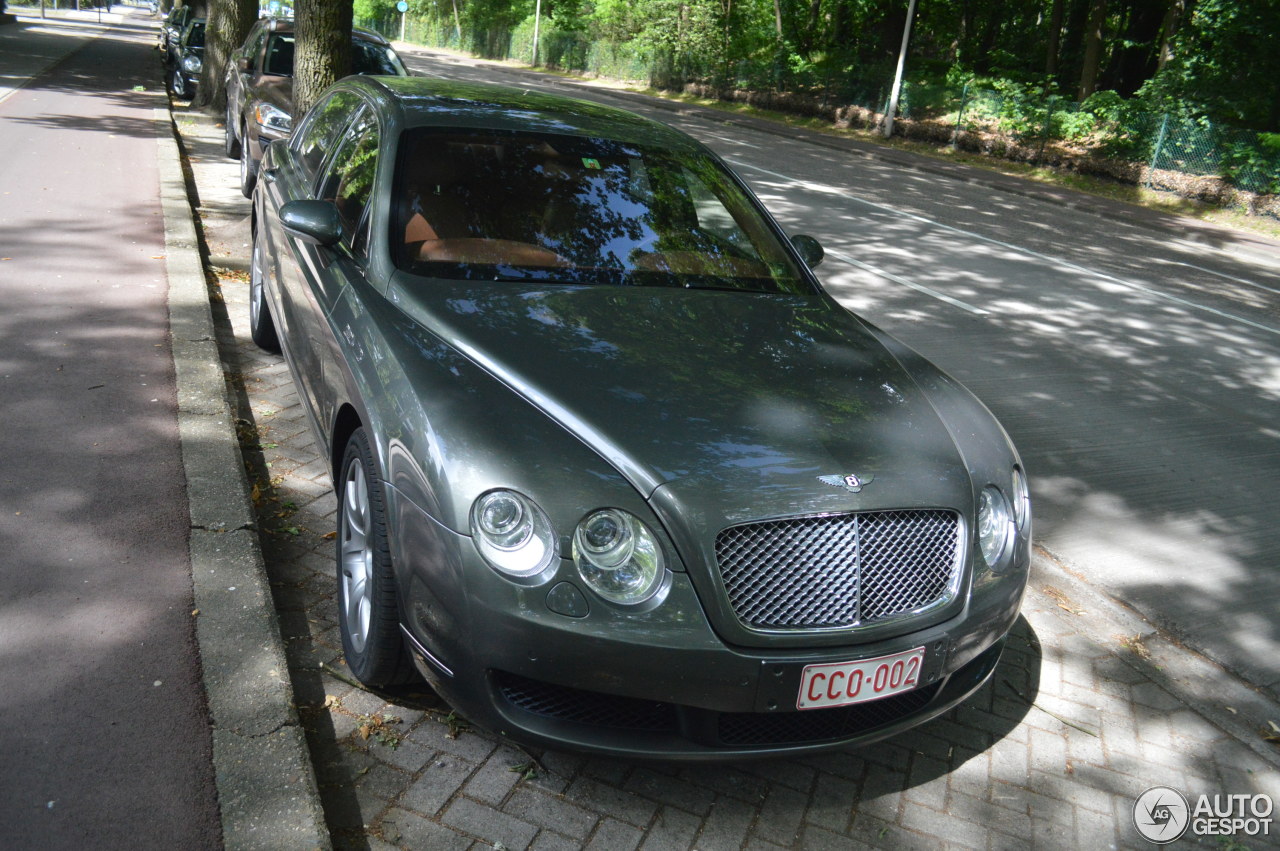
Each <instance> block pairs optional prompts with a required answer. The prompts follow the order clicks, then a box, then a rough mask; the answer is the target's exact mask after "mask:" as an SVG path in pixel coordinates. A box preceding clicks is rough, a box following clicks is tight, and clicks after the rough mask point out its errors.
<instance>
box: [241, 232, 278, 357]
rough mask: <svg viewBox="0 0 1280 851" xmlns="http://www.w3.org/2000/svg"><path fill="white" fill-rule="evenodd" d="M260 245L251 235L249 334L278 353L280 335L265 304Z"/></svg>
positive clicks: (268, 348) (265, 347)
mask: <svg viewBox="0 0 1280 851" xmlns="http://www.w3.org/2000/svg"><path fill="white" fill-rule="evenodd" d="M262 260H263V258H262V246H261V245H260V244H259V239H258V235H257V234H254V236H253V253H252V255H251V257H250V260H249V336H250V337H252V338H253V342H254V344H255V345H257V346H258V348H260V349H265V350H266V351H268V352H274V353H279V351H280V337H279V335H278V334H277V333H276V323H275V321H274V320H273V319H272V318H271V308H270V306H269V305H268V304H267V292H266V276H265V275H264V274H263V270H262Z"/></svg>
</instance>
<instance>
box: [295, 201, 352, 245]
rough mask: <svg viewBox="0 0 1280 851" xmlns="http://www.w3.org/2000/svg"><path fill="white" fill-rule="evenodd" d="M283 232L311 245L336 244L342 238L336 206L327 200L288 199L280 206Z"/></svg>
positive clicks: (340, 220)
mask: <svg viewBox="0 0 1280 851" xmlns="http://www.w3.org/2000/svg"><path fill="white" fill-rule="evenodd" d="M280 224H281V225H283V226H284V230H285V233H287V234H289V235H290V236H295V237H297V238H298V239H300V240H302V241H303V242H308V243H310V244H312V245H322V246H329V245H336V244H337V243H338V240H340V239H342V219H341V218H339V216H338V208H337V207H335V206H334V205H333V204H331V203H329V202H328V201H290V202H289V203H287V204H285V205H284V206H283V207H281V208H280Z"/></svg>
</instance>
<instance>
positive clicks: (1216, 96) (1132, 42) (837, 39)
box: [355, 0, 1280, 192]
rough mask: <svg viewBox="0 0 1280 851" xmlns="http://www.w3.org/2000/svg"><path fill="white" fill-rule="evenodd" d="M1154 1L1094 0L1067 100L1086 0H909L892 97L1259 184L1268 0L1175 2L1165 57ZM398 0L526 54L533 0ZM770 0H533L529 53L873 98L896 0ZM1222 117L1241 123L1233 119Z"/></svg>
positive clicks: (1276, 12) (1267, 135)
mask: <svg viewBox="0 0 1280 851" xmlns="http://www.w3.org/2000/svg"><path fill="white" fill-rule="evenodd" d="M1172 1H1173V0H1109V2H1108V3H1107V6H1106V20H1105V21H1104V26H1103V29H1104V32H1105V33H1106V36H1105V41H1104V44H1103V51H1102V53H1103V55H1102V58H1101V63H1100V80H1099V82H1100V88H1101V89H1102V90H1101V91H1096V92H1095V93H1094V94H1092V95H1091V96H1090V97H1089V98H1088V99H1087V100H1085V101H1084V102H1083V103H1080V104H1076V103H1075V102H1074V99H1073V97H1072V95H1074V93H1075V92H1076V91H1077V90H1078V87H1079V82H1080V78H1081V69H1082V65H1083V61H1084V32H1083V28H1084V25H1085V21H1084V17H1085V16H1084V15H1083V14H1075V15H1073V14H1072V11H1073V10H1075V11H1076V12H1082V11H1086V10H1087V4H1085V3H1083V2H1073V0H1067V2H1064V3H1063V4H1062V7H1061V8H1062V9H1063V10H1064V11H1065V12H1066V14H1065V15H1064V16H1063V18H1062V21H1061V23H1062V28H1061V30H1060V31H1059V32H1058V33H1057V34H1056V35H1057V37H1056V38H1054V37H1053V36H1054V34H1053V33H1051V32H1050V21H1051V20H1052V13H1053V9H1054V6H1055V3H1054V0H1031V2H1026V3H997V2H995V0H930V2H929V3H921V4H919V6H918V11H917V17H916V20H915V22H914V26H913V30H912V40H911V51H910V54H909V56H908V60H907V81H908V82H907V85H906V86H905V88H904V92H903V98H902V103H901V109H902V111H903V115H904V116H905V117H909V118H913V119H925V120H934V121H937V122H941V123H943V124H944V125H945V124H947V123H948V122H950V123H951V124H952V126H955V124H957V123H959V124H962V125H963V127H964V128H965V129H980V130H981V131H982V132H983V133H984V134H987V135H988V136H990V135H995V136H1004V137H1006V139H1008V140H1014V141H1017V142H1020V143H1021V144H1022V146H1023V150H1026V149H1027V148H1030V149H1031V150H1033V151H1035V150H1038V151H1041V152H1043V151H1044V148H1045V146H1046V145H1047V144H1049V143H1052V142H1063V143H1067V144H1068V145H1070V146H1071V147H1072V148H1074V149H1076V150H1077V151H1089V152H1094V153H1096V154H1098V155H1102V156H1107V157H1115V158H1121V159H1127V160H1131V161H1135V162H1142V163H1147V162H1149V161H1150V159H1151V157H1152V156H1153V154H1154V153H1155V149H1156V146H1157V142H1160V143H1161V145H1162V150H1161V159H1162V162H1163V161H1164V160H1166V159H1167V160H1168V161H1169V163H1170V164H1173V165H1174V167H1178V168H1182V167H1185V168H1187V169H1191V170H1194V171H1195V172H1196V173H1201V174H1219V175H1221V176H1223V177H1225V178H1226V179H1227V180H1229V181H1232V182H1233V183H1235V184H1236V185H1239V186H1241V187H1248V188H1251V189H1253V190H1254V191H1273V192H1274V191H1276V189H1277V181H1278V178H1277V173H1278V172H1280V168H1278V166H1277V158H1278V157H1280V51H1277V50H1274V49H1271V48H1272V46H1273V45H1274V39H1275V33H1277V32H1280V2H1278V1H1277V0H1196V2H1194V3H1187V4H1186V6H1187V7H1188V11H1187V12H1186V13H1185V14H1184V15H1183V16H1182V18H1181V19H1180V22H1179V25H1178V28H1177V30H1176V31H1175V32H1174V36H1175V37H1174V38H1173V40H1172V42H1171V43H1170V48H1171V51H1170V56H1171V57H1172V58H1171V59H1170V60H1169V61H1168V62H1167V63H1165V64H1164V66H1163V68H1162V69H1161V70H1160V71H1159V72H1158V73H1157V70H1156V69H1157V64H1158V60H1159V58H1160V53H1159V52H1160V49H1161V47H1162V46H1163V45H1164V44H1165V39H1164V33H1163V31H1162V30H1161V29H1160V27H1161V26H1163V22H1164V18H1165V16H1164V12H1166V11H1168V9H1169V7H1170V6H1169V4H1170V3H1172ZM409 2H410V14H409V16H408V21H407V24H408V28H407V30H408V35H409V38H410V39H411V40H414V39H416V40H418V41H421V42H422V43H426V44H438V45H444V46H450V47H460V48H463V49H468V50H471V51H473V52H475V53H478V54H480V55H483V56H488V57H503V58H505V57H508V56H510V57H513V58H516V59H520V60H522V61H526V62H527V61H530V60H531V58H532V52H533V29H534V18H533V12H534V5H535V0H409ZM776 2H778V3H780V6H781V11H782V32H781V35H779V32H778V29H777V20H776V18H775V0H543V3H542V17H541V20H540V21H539V22H538V30H539V49H538V54H539V56H538V60H539V62H540V63H541V64H543V65H545V66H548V67H552V68H557V69H563V70H568V71H577V72H585V73H589V74H601V75H607V76H613V77H618V78H621V79H627V80H645V81H648V82H649V83H651V84H656V85H660V86H665V87H678V86H681V85H683V84H685V83H689V82H693V83H701V84H706V85H708V86H710V87H712V88H714V89H716V90H719V91H728V90H732V89H750V90H755V91H761V92H766V91H782V92H787V93H790V94H792V95H797V96H800V97H802V98H807V99H808V100H809V101H810V102H812V103H814V104H817V103H821V104H823V105H825V106H846V105H856V106H860V107H863V108H864V109H865V110H868V111H871V112H878V111H880V110H882V109H883V108H884V105H885V103H886V100H887V96H888V90H889V85H890V83H891V81H892V78H893V71H894V65H895V63H896V59H897V51H898V46H899V44H900V40H901V37H902V27H903V24H904V23H905V12H906V8H905V7H906V3H905V2H902V3H882V2H874V0H776ZM355 8H356V14H357V18H358V20H360V21H362V22H378V26H380V27H381V28H382V29H383V31H384V32H385V33H387V34H389V35H392V36H398V34H399V15H398V14H396V13H395V12H394V0H356V6H355ZM455 8H456V9H457V13H458V15H459V17H460V19H461V21H460V23H461V27H460V31H461V32H460V34H461V38H459V32H458V28H456V27H455V23H454V14H455V12H454V10H455ZM1055 44H1056V47H1057V49H1056V53H1055V54H1054V56H1053V57H1050V56H1049V55H1048V54H1049V51H1050V48H1051V46H1052V45H1055ZM1051 60H1052V61H1051ZM815 109H816V108H815ZM1166 115H1167V116H1168V121H1167V122H1165V127H1166V130H1167V133H1166V137H1167V138H1163V139H1162V138H1161V134H1160V128H1161V126H1162V120H1163V119H1164V117H1165V116H1166ZM1202 118H1203V119H1208V120H1207V121H1200V120H1199V119H1202ZM1232 125H1234V126H1237V127H1251V128H1253V129H1252V130H1250V131H1240V132H1241V133H1243V136H1238V135H1234V134H1233V131H1230V130H1229V129H1228V128H1229V127H1230V126H1232ZM1258 131H1267V132H1261V133H1260V132H1258ZM1162 167H1163V166H1162Z"/></svg>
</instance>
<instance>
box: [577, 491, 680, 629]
mask: <svg viewBox="0 0 1280 851" xmlns="http://www.w3.org/2000/svg"><path fill="white" fill-rule="evenodd" d="M573 562H574V564H575V565H577V568H578V575H580V576H581V577H582V580H583V581H584V582H585V583H586V584H587V587H589V588H590V589H591V590H592V591H594V592H595V593H597V594H599V595H600V596H601V597H603V598H604V599H606V600H609V601H610V602H614V603H621V604H624V605H634V604H636V603H642V602H644V601H645V600H648V599H649V598H650V597H652V596H653V595H654V594H655V593H656V592H657V591H658V589H659V588H660V587H661V586H662V580H663V578H664V576H665V573H666V571H665V568H664V566H663V562H662V548H661V547H660V546H658V541H657V539H656V538H655V537H654V536H653V533H652V532H650V531H649V527H647V526H645V525H644V522H643V521H642V520H640V519H639V518H638V517H636V516H635V515H633V514H630V513H629V512H626V511H622V510H621V509H617V508H604V509H601V510H599V511H593V512H592V513H591V514H588V515H587V516H586V517H584V518H583V519H582V522H580V523H579V524H578V528H577V529H576V530H574V533H573Z"/></svg>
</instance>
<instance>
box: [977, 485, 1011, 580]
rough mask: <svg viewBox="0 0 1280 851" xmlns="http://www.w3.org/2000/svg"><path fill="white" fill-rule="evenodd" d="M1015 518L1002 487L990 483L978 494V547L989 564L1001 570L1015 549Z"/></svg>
mask: <svg viewBox="0 0 1280 851" xmlns="http://www.w3.org/2000/svg"><path fill="white" fill-rule="evenodd" d="M1013 536H1014V519H1013V509H1012V507H1011V506H1010V505H1009V500H1008V498H1007V497H1005V495H1004V494H1003V493H1001V491H1000V489H999V488H997V487H995V486H994V485H988V486H987V487H985V488H983V489H982V493H981V494H980V495H979V496H978V547H979V549H980V550H981V551H982V558H983V560H984V561H986V563H987V566H988V567H990V568H991V569H992V570H994V571H999V570H1000V569H1001V568H1003V567H1004V566H1005V565H1004V564H1003V563H1002V560H1003V559H1005V558H1006V557H1007V556H1008V555H1009V554H1010V552H1011V551H1012V550H1013Z"/></svg>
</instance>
